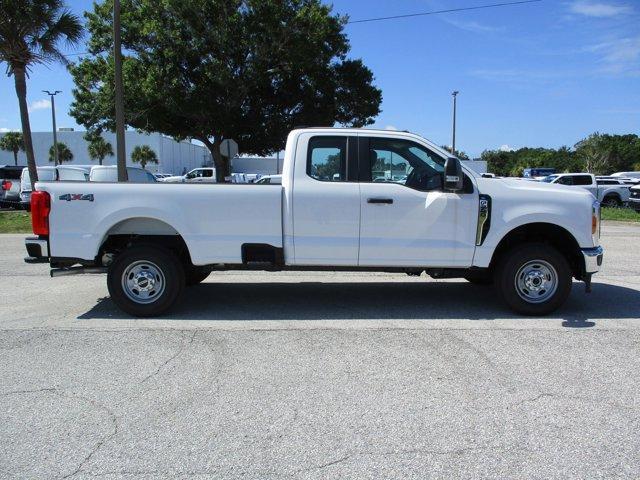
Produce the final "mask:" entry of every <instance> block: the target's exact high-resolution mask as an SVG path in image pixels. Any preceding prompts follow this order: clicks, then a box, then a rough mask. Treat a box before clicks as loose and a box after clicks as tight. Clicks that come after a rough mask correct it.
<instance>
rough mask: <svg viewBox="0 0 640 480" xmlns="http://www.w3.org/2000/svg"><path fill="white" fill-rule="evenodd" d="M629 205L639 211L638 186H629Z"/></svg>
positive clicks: (639, 189)
mask: <svg viewBox="0 0 640 480" xmlns="http://www.w3.org/2000/svg"><path fill="white" fill-rule="evenodd" d="M629 206H630V207H631V208H633V209H634V210H635V211H636V212H638V213H640V186H635V187H631V189H630V192H629Z"/></svg>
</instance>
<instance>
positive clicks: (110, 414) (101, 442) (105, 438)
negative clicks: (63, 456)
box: [0, 387, 118, 480]
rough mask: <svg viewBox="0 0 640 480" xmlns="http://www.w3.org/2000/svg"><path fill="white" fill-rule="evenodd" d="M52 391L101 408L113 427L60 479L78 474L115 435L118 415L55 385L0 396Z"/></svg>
mask: <svg viewBox="0 0 640 480" xmlns="http://www.w3.org/2000/svg"><path fill="white" fill-rule="evenodd" d="M45 392H46V393H52V394H54V395H57V396H58V397H61V398H66V399H72V400H81V401H83V402H85V403H88V404H89V405H91V406H92V407H94V408H97V409H99V410H102V411H103V412H106V414H107V415H108V417H109V419H110V420H111V424H112V427H113V430H112V431H111V432H110V433H108V434H107V435H104V436H103V437H102V438H100V439H99V440H98V442H97V443H96V444H95V446H94V447H93V448H92V449H91V451H90V452H89V453H88V454H87V455H86V456H85V457H84V458H83V459H82V461H81V462H80V463H79V464H78V466H77V467H76V468H75V469H74V470H73V471H72V472H71V473H68V474H67V475H64V476H63V477H62V479H63V480H64V479H67V478H71V477H73V476H74V475H76V474H78V473H79V472H80V471H81V470H82V467H84V466H85V465H86V463H87V462H88V461H89V460H91V457H93V455H95V453H96V452H97V451H98V450H100V448H101V447H102V446H103V445H104V444H105V443H106V442H107V441H109V440H110V439H112V438H113V437H114V436H115V435H117V434H118V417H116V415H115V413H113V411H112V410H111V409H110V408H108V407H106V406H105V405H103V404H101V403H99V402H97V401H95V400H93V399H91V398H87V397H83V396H82V395H75V394H73V393H69V392H66V391H64V390H61V389H59V388H56V387H44V388H37V389H31V390H14V391H10V392H4V393H0V397H5V396H9V395H21V394H30V393H45Z"/></svg>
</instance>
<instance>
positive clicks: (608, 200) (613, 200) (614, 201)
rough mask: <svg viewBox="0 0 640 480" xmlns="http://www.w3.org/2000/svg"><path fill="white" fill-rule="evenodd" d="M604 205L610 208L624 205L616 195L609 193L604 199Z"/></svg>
mask: <svg viewBox="0 0 640 480" xmlns="http://www.w3.org/2000/svg"><path fill="white" fill-rule="evenodd" d="M602 206H603V207H609V208H616V207H620V206H622V202H621V201H620V199H619V198H618V197H617V196H615V195H607V196H606V197H604V198H603V199H602Z"/></svg>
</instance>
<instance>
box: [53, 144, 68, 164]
mask: <svg viewBox="0 0 640 480" xmlns="http://www.w3.org/2000/svg"><path fill="white" fill-rule="evenodd" d="M56 145H57V147H58V162H60V165H62V164H63V163H64V162H70V161H71V160H73V152H72V151H71V150H69V147H67V145H66V144H64V143H62V142H58V143H57V144H56ZM49 161H50V162H55V161H56V158H55V150H54V149H53V145H51V147H50V148H49Z"/></svg>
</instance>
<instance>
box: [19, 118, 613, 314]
mask: <svg viewBox="0 0 640 480" xmlns="http://www.w3.org/2000/svg"><path fill="white" fill-rule="evenodd" d="M37 190H38V192H35V194H36V197H37V201H36V203H35V205H36V206H37V209H34V213H33V222H34V233H35V234H36V235H37V237H33V238H31V239H28V240H27V250H28V252H29V257H28V258H27V261H29V262H49V263H50V264H51V266H52V275H53V276H59V275H69V274H76V273H88V272H91V273H96V272H104V273H107V285H108V287H109V291H110V293H111V297H112V299H113V300H114V302H115V303H116V304H117V305H118V306H119V307H120V308H122V309H123V310H125V311H126V312H128V313H131V314H133V315H137V316H149V315H157V314H160V313H162V312H164V311H166V310H167V309H168V308H170V307H171V306H172V305H173V304H174V303H175V301H176V299H177V298H178V296H179V293H180V291H181V290H182V289H183V288H184V287H185V286H188V285H191V284H194V283H198V282H199V281H202V280H203V279H204V278H206V276H207V275H209V273H210V272H211V271H214V270H267V271H279V270H350V271H359V272H363V273H364V272H371V271H380V272H396V273H397V272H403V273H407V274H410V275H420V274H423V273H426V274H428V275H430V276H432V277H434V278H464V279H466V280H468V281H469V282H471V283H473V284H490V283H493V284H494V285H495V286H496V288H497V290H498V292H499V293H500V294H501V296H502V297H503V299H504V300H505V302H506V303H507V305H508V306H510V307H511V308H512V309H513V310H515V311H517V312H519V313H523V314H529V315H543V314H547V313H550V312H552V311H554V310H555V309H556V308H558V307H559V306H560V305H561V304H562V303H563V302H564V300H565V299H566V298H567V296H568V294H569V291H570V290H571V279H572V277H573V278H576V279H578V280H583V281H584V282H585V283H586V284H587V287H588V288H589V286H590V281H591V276H592V274H593V273H595V272H597V271H598V270H599V268H600V265H601V263H602V256H603V252H602V249H601V247H600V245H599V222H600V209H599V204H598V202H597V201H595V200H594V198H593V197H592V195H590V194H589V193H588V192H587V191H585V190H582V189H566V188H565V187H561V186H557V185H549V184H546V183H539V182H523V181H521V180H517V179H506V178H483V177H481V176H480V175H478V174H476V173H475V172H473V171H471V170H468V169H466V168H465V167H464V166H463V165H462V164H461V162H460V161H459V160H458V159H457V158H455V157H452V156H451V155H450V154H449V153H448V152H447V151H445V150H443V149H441V148H440V147H438V146H436V145H434V144H433V143H431V142H429V141H427V140H426V139H424V138H422V137H420V136H418V135H414V134H411V133H408V132H397V131H393V132H391V131H379V130H367V129H333V128H310V129H297V130H294V131H292V132H291V133H290V134H289V136H288V139H287V144H286V150H285V156H284V164H283V172H282V177H281V184H275V183H269V184H239V185H238V184H235V185H231V184H213V185H212V184H197V183H195V184H182V183H174V184H171V183H169V184H166V183H165V184H163V183H158V184H146V185H145V184H126V183H124V184H98V183H96V184H85V185H79V184H74V185H71V184H65V183H64V182H58V183H38V184H37Z"/></svg>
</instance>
